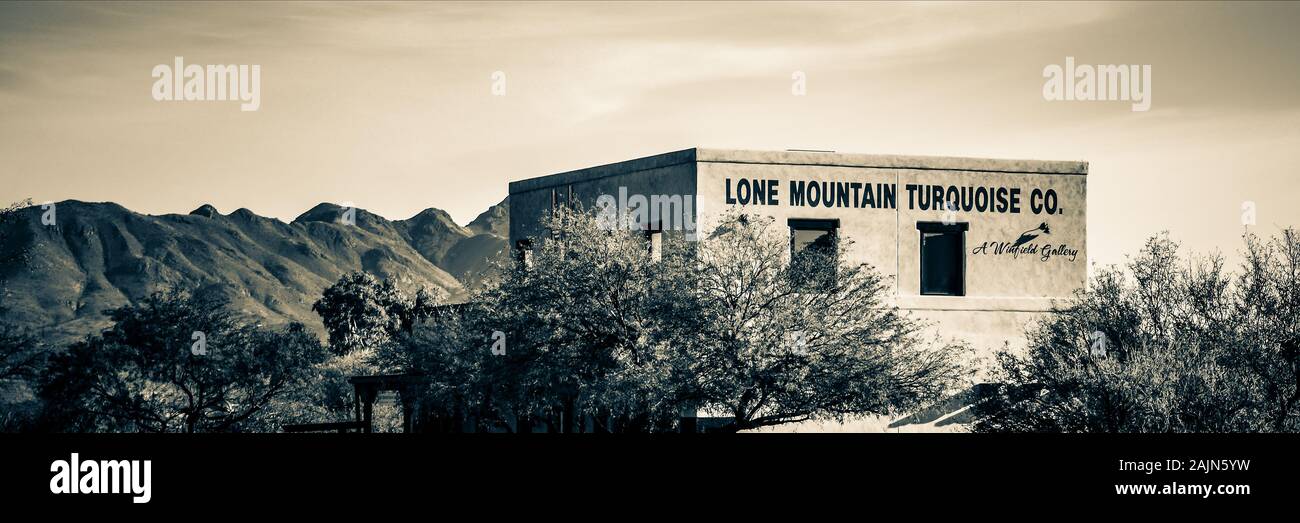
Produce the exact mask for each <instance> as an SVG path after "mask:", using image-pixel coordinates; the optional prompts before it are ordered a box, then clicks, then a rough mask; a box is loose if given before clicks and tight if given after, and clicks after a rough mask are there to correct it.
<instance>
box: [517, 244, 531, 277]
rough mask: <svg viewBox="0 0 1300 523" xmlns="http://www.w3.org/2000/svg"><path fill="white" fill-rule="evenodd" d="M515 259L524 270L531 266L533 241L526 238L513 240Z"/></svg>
mask: <svg viewBox="0 0 1300 523" xmlns="http://www.w3.org/2000/svg"><path fill="white" fill-rule="evenodd" d="M515 261H516V262H518V263H519V265H520V266H521V267H523V268H524V269H525V270H526V269H531V268H533V242H531V241H528V240H519V241H517V242H515Z"/></svg>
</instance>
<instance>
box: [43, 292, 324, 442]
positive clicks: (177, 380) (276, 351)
mask: <svg viewBox="0 0 1300 523" xmlns="http://www.w3.org/2000/svg"><path fill="white" fill-rule="evenodd" d="M109 315H110V316H111V318H112V320H113V321H114V325H113V326H112V327H111V328H109V329H108V330H106V331H104V332H103V333H102V334H100V335H96V336H90V337H87V338H86V339H85V340H83V341H80V342H77V343H74V344H73V345H71V346H70V347H69V348H68V349H67V350H65V351H63V352H61V353H59V354H56V355H55V356H53V357H52V358H51V360H50V362H49V365H48V367H47V369H46V372H45V373H44V375H43V376H42V377H41V378H40V387H39V391H40V396H41V397H42V398H43V399H44V400H45V401H46V405H47V408H46V412H47V420H46V421H47V423H50V424H51V425H49V427H50V428H51V429H53V430H68V431H81V432H91V431H126V432H224V431H239V430H251V429H250V427H257V426H259V421H260V420H259V419H258V416H259V415H260V414H263V413H264V412H265V411H266V409H267V408H268V406H270V405H272V404H273V403H274V402H275V401H276V400H277V399H279V398H283V397H285V396H286V395H290V394H293V393H294V391H295V390H296V389H298V388H299V387H302V386H305V385H306V384H307V383H309V382H311V381H313V380H315V379H316V376H315V366H316V365H317V364H318V363H320V362H321V361H322V360H323V359H324V358H325V355H326V353H325V349H324V348H323V347H322V346H321V344H320V342H319V341H318V340H317V339H316V337H315V335H314V334H312V333H311V332H309V331H308V330H307V329H306V328H305V327H303V326H302V325H301V324H290V325H288V326H286V327H284V328H281V329H267V328H261V327H258V326H254V325H249V324H247V323H244V322H241V321H240V320H239V319H237V318H236V317H235V316H234V315H233V314H232V312H230V310H229V309H228V308H227V307H226V303H225V302H224V301H223V300H221V299H219V298H210V297H199V296H195V295H193V294H190V293H186V292H180V291H168V292H161V293H155V294H152V295H150V296H148V297H146V298H144V299H142V300H140V301H138V302H137V303H136V304H133V305H128V306H125V307H122V308H118V309H115V310H113V311H110V312H109Z"/></svg>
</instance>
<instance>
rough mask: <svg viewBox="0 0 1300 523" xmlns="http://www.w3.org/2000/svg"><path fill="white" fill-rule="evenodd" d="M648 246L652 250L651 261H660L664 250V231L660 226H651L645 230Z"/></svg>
mask: <svg viewBox="0 0 1300 523" xmlns="http://www.w3.org/2000/svg"><path fill="white" fill-rule="evenodd" d="M645 241H646V248H647V249H649V252H650V260H651V261H659V260H660V259H662V258H663V252H664V232H663V231H661V230H659V228H658V227H651V228H648V229H646V230H645Z"/></svg>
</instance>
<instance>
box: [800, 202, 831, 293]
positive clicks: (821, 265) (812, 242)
mask: <svg viewBox="0 0 1300 523" xmlns="http://www.w3.org/2000/svg"><path fill="white" fill-rule="evenodd" d="M788 223H789V225H790V276H791V278H793V279H794V281H795V283H796V284H797V285H799V286H807V287H829V286H832V285H834V283H835V269H836V266H837V262H838V253H837V238H838V232H839V228H840V221H839V220H808V219H798V218H791V219H790V221H789V222H788Z"/></svg>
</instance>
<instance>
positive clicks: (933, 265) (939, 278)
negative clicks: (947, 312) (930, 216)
mask: <svg viewBox="0 0 1300 523" xmlns="http://www.w3.org/2000/svg"><path fill="white" fill-rule="evenodd" d="M969 227H970V224H968V223H953V224H945V223H939V222H917V224H916V229H917V230H918V231H920V233H921V294H929V295H939V296H965V295H966V230H967V229H968V228H969Z"/></svg>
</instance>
